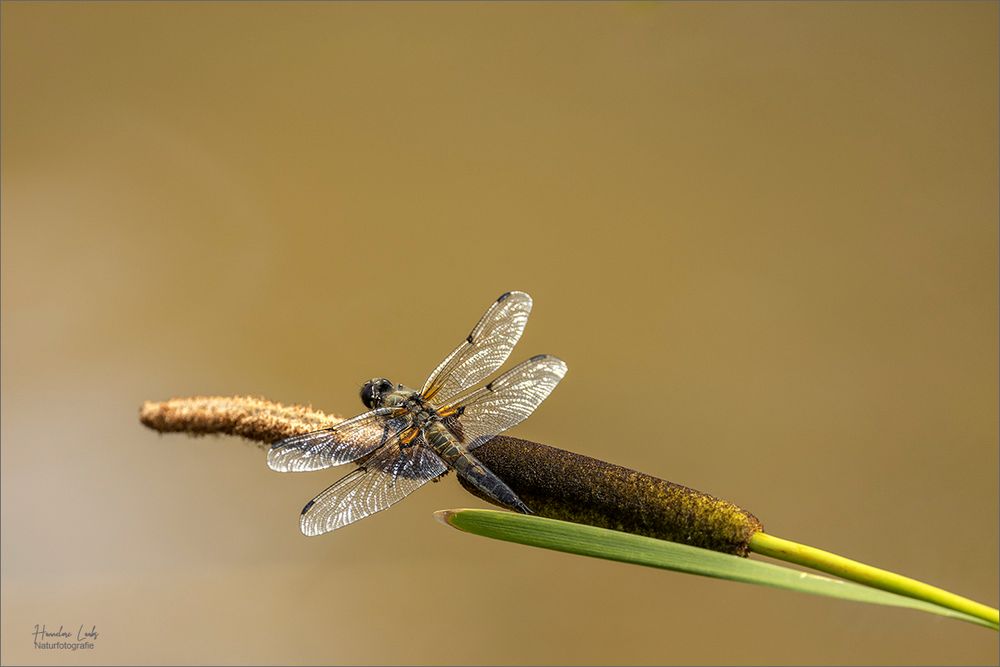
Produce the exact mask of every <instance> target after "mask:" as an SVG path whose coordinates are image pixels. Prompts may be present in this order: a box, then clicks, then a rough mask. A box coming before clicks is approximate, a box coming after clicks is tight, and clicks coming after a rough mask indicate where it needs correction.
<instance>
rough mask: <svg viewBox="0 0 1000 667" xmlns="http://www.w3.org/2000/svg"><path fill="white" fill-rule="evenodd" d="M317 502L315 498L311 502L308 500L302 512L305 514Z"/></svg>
mask: <svg viewBox="0 0 1000 667" xmlns="http://www.w3.org/2000/svg"><path fill="white" fill-rule="evenodd" d="M315 504H316V501H315V500H310V501H309V502H307V503H306V506H305V507H303V508H302V513H303V514H305V513H306V512H308V511H309V508H310V507H312V506H313V505H315Z"/></svg>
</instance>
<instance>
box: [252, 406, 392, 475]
mask: <svg viewBox="0 0 1000 667" xmlns="http://www.w3.org/2000/svg"><path fill="white" fill-rule="evenodd" d="M392 412H393V410H391V409H389V408H379V409H378V410H372V411H371V412H365V413H364V414H360V415H358V416H357V417H352V418H351V419H348V420H346V421H342V422H340V423H339V424H337V425H336V426H333V427H331V428H325V429H322V430H320V431H313V432H312V433H305V434H303V435H293V436H292V437H290V438H285V439H284V440H279V441H278V442H276V443H274V444H273V445H271V450H270V451H269V452H268V453H267V465H268V466H269V467H270V468H271V470H277V471H278V472H306V471H310V470H321V469H323V468H329V467H331V466H336V465H341V464H342V463H349V462H351V461H356V460H357V459H359V458H361V457H362V456H365V455H366V454H369V453H371V452H372V451H374V450H375V449H378V448H379V447H383V446H385V445H387V444H389V443H391V442H392V441H393V440H394V439H395V438H396V437H398V436H399V434H400V433H401V432H403V431H404V430H406V428H407V426H408V425H409V420H407V419H404V418H399V419H394V418H392V417H391V416H390V415H391V414H392Z"/></svg>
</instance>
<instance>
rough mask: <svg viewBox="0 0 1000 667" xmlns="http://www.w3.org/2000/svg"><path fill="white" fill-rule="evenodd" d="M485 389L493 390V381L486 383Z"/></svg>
mask: <svg viewBox="0 0 1000 667" xmlns="http://www.w3.org/2000/svg"><path fill="white" fill-rule="evenodd" d="M486 391H493V383H492V382H490V383H489V384H488V385H486Z"/></svg>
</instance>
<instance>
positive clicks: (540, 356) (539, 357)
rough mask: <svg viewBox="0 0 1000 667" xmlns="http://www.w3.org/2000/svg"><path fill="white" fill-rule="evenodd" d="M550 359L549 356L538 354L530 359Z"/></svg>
mask: <svg viewBox="0 0 1000 667" xmlns="http://www.w3.org/2000/svg"><path fill="white" fill-rule="evenodd" d="M548 358H549V355H547V354H536V355H535V356H533V357H532V358H531V359H529V361H541V360H542V359H548Z"/></svg>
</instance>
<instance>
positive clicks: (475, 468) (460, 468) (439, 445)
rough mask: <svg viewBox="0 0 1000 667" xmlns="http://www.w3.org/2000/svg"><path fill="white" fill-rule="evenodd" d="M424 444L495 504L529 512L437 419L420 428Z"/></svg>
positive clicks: (508, 488) (515, 495) (501, 481)
mask: <svg viewBox="0 0 1000 667" xmlns="http://www.w3.org/2000/svg"><path fill="white" fill-rule="evenodd" d="M424 436H425V440H426V442H427V445H428V446H429V447H430V448H431V449H432V450H434V453H435V454H437V455H438V456H440V457H441V458H442V459H443V460H444V462H445V463H447V464H448V466H449V467H451V468H453V469H454V470H455V472H456V473H457V474H458V475H460V476H461V477H463V478H464V479H465V480H466V481H467V482H469V483H470V484H472V485H473V486H475V487H476V488H477V489H479V490H480V491H482V492H483V493H485V494H486V495H487V496H489V497H490V498H493V499H495V500H496V501H498V502H499V503H501V504H503V505H506V506H507V507H510V508H511V509H515V510H517V511H518V512H522V513H524V514H531V513H532V512H531V510H530V509H528V507H527V505H525V504H524V503H523V502H521V499H520V498H518V497H517V494H516V493H514V492H513V491H512V490H511V489H510V487H509V486H507V485H506V484H504V483H503V480H501V479H500V478H499V477H497V476H496V475H494V474H493V473H492V472H490V470H489V469H488V468H487V467H486V466H484V465H483V464H482V463H481V462H480V461H479V459H477V458H476V457H475V456H473V455H472V454H470V453H469V452H468V451H467V450H466V449H465V448H464V447H462V446H461V445H459V444H458V443H457V442H455V440H454V438H452V437H451V436H450V435H449V434H448V431H447V430H446V429H445V427H444V426H443V425H442V424H441V423H440V422H432V423H431V424H428V425H427V427H426V428H425V429H424Z"/></svg>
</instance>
